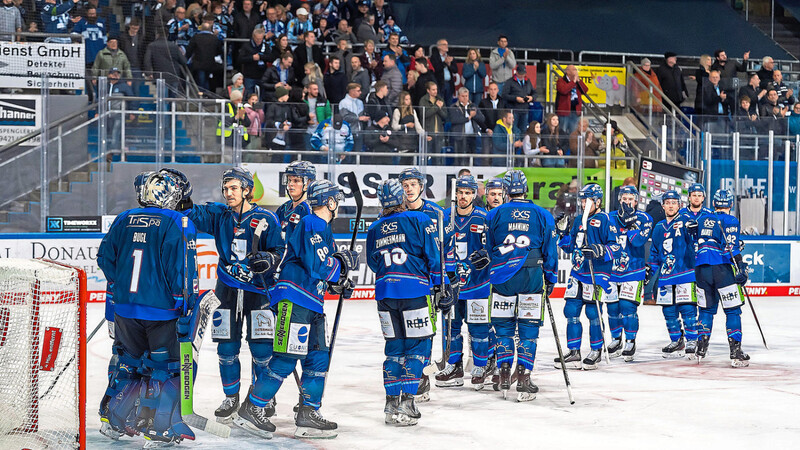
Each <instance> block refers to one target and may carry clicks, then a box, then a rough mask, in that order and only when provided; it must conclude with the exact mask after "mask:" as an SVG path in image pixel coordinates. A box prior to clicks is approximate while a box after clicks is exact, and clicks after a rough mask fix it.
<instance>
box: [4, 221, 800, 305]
mask: <svg viewBox="0 0 800 450" xmlns="http://www.w3.org/2000/svg"><path fill="white" fill-rule="evenodd" d="M102 238H103V234H102V233H60V234H46V233H31V234H0V258H48V259H51V260H54V261H58V262H62V263H65V264H69V265H73V266H77V267H80V268H82V269H83V270H85V271H86V277H87V282H88V291H89V292H90V297H89V301H92V302H102V301H103V300H104V299H105V284H106V278H105V276H104V275H103V272H102V271H101V270H100V269H99V268H98V267H97V250H98V248H99V246H100V241H101V240H102ZM365 239H366V236H365V235H360V236H359V239H358V241H357V242H356V250H357V251H359V252H360V253H362V255H361V262H360V264H359V268H358V270H355V271H353V272H351V274H350V275H351V277H352V278H353V281H354V282H355V283H356V285H357V286H358V287H357V289H356V291H355V292H354V294H353V299H354V300H374V298H375V289H374V283H375V274H374V273H372V271H371V270H370V269H369V268H368V267H367V264H366V262H365V258H364V255H363V250H364V242H365ZM336 240H337V243H338V244H340V245H349V242H348V241H349V236H347V235H343V234H340V235H336ZM743 240H744V241H745V243H746V247H745V249H744V252H743V254H744V260H745V261H746V262H747V263H748V264H749V266H750V284H748V286H747V289H748V292H749V293H750V295H751V296H753V297H793V296H800V239H797V238H796V237H792V238H783V237H781V236H773V237H747V238H745V239H743ZM218 258H219V257H218V254H217V251H216V248H215V246H214V239H213V238H212V237H211V236H210V235H207V234H200V235H199V237H198V240H197V259H198V261H197V262H198V270H199V272H200V289H201V290H203V291H205V290H208V289H213V288H214V286H215V284H216V282H217V276H216V270H217V261H218ZM558 266H559V267H558V269H559V270H558V272H559V273H558V281H559V284H558V285H557V287H556V290H555V292H554V297H561V296H562V295H563V293H564V287H565V285H566V280H567V277H568V276H569V269H570V263H569V260H568V259H567V257H566V255H565V254H564V253H563V252H560V255H559V264H558ZM326 299H333V297H329V298H327V297H326Z"/></svg>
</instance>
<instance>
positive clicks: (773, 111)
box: [759, 89, 789, 136]
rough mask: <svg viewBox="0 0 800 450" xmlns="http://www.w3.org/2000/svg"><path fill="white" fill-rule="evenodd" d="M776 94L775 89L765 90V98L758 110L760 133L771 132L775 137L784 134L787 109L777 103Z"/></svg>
mask: <svg viewBox="0 0 800 450" xmlns="http://www.w3.org/2000/svg"><path fill="white" fill-rule="evenodd" d="M778 100H779V98H778V92H777V91H776V90H775V89H768V90H767V98H766V100H765V101H764V102H763V103H762V104H761V107H760V108H759V117H760V120H759V128H760V130H761V132H762V133H764V134H767V133H769V131H770V130H772V131H773V132H774V133H775V134H776V135H779V136H780V135H783V134H785V133H786V125H787V124H786V120H785V117H786V114H787V113H788V112H789V107H788V106H784V107H781V105H780V104H779V103H778Z"/></svg>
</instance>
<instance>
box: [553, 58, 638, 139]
mask: <svg viewBox="0 0 800 450" xmlns="http://www.w3.org/2000/svg"><path fill="white" fill-rule="evenodd" d="M648 62H649V61H648ZM588 90H589V88H587V87H586V83H584V82H583V81H581V79H580V78H579V77H578V68H577V67H575V66H574V65H572V64H570V65H568V66H567V68H566V69H564V76H563V77H560V78H559V79H558V80H556V115H558V117H559V119H558V120H559V123H560V124H561V130H562V131H563V132H564V134H569V133H572V130H573V129H575V124H577V123H578V117H579V116H580V115H581V111H582V110H583V100H581V96H582V95H586V93H587V92H588ZM546 125H547V124H546V123H545V127H546Z"/></svg>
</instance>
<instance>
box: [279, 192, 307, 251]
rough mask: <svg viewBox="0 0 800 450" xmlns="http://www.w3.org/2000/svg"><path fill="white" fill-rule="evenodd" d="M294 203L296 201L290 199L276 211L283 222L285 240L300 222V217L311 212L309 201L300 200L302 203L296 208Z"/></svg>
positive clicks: (282, 228)
mask: <svg viewBox="0 0 800 450" xmlns="http://www.w3.org/2000/svg"><path fill="white" fill-rule="evenodd" d="M292 204H294V202H293V201H292V200H289V201H287V202H286V203H284V204H282V205H281V206H279V207H278V210H277V211H275V214H276V215H277V216H278V220H279V221H280V223H281V230H282V233H283V239H284V241H285V240H286V239H287V238H288V237H289V236H291V234H292V231H294V229H295V227H296V226H297V224H298V223H300V219H302V218H303V217H305V216H307V215H309V214H311V207H310V206H308V203H307V202H300V204H299V205H297V206H296V207H294V208H292Z"/></svg>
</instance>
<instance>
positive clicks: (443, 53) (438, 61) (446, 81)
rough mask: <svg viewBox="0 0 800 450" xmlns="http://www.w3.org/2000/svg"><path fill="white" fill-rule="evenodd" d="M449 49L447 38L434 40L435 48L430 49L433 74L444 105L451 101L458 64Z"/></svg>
mask: <svg viewBox="0 0 800 450" xmlns="http://www.w3.org/2000/svg"><path fill="white" fill-rule="evenodd" d="M449 51H450V44H449V43H448V42H447V39H439V40H438V41H437V42H436V49H435V50H433V51H431V64H432V65H433V74H434V76H436V84H437V85H438V86H439V92H441V93H442V98H443V99H444V102H445V105H450V103H452V102H453V95H454V94H455V92H454V91H455V82H456V76H457V75H458V65H456V62H455V60H454V59H453V57H452V56H451V55H450V53H449Z"/></svg>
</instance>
